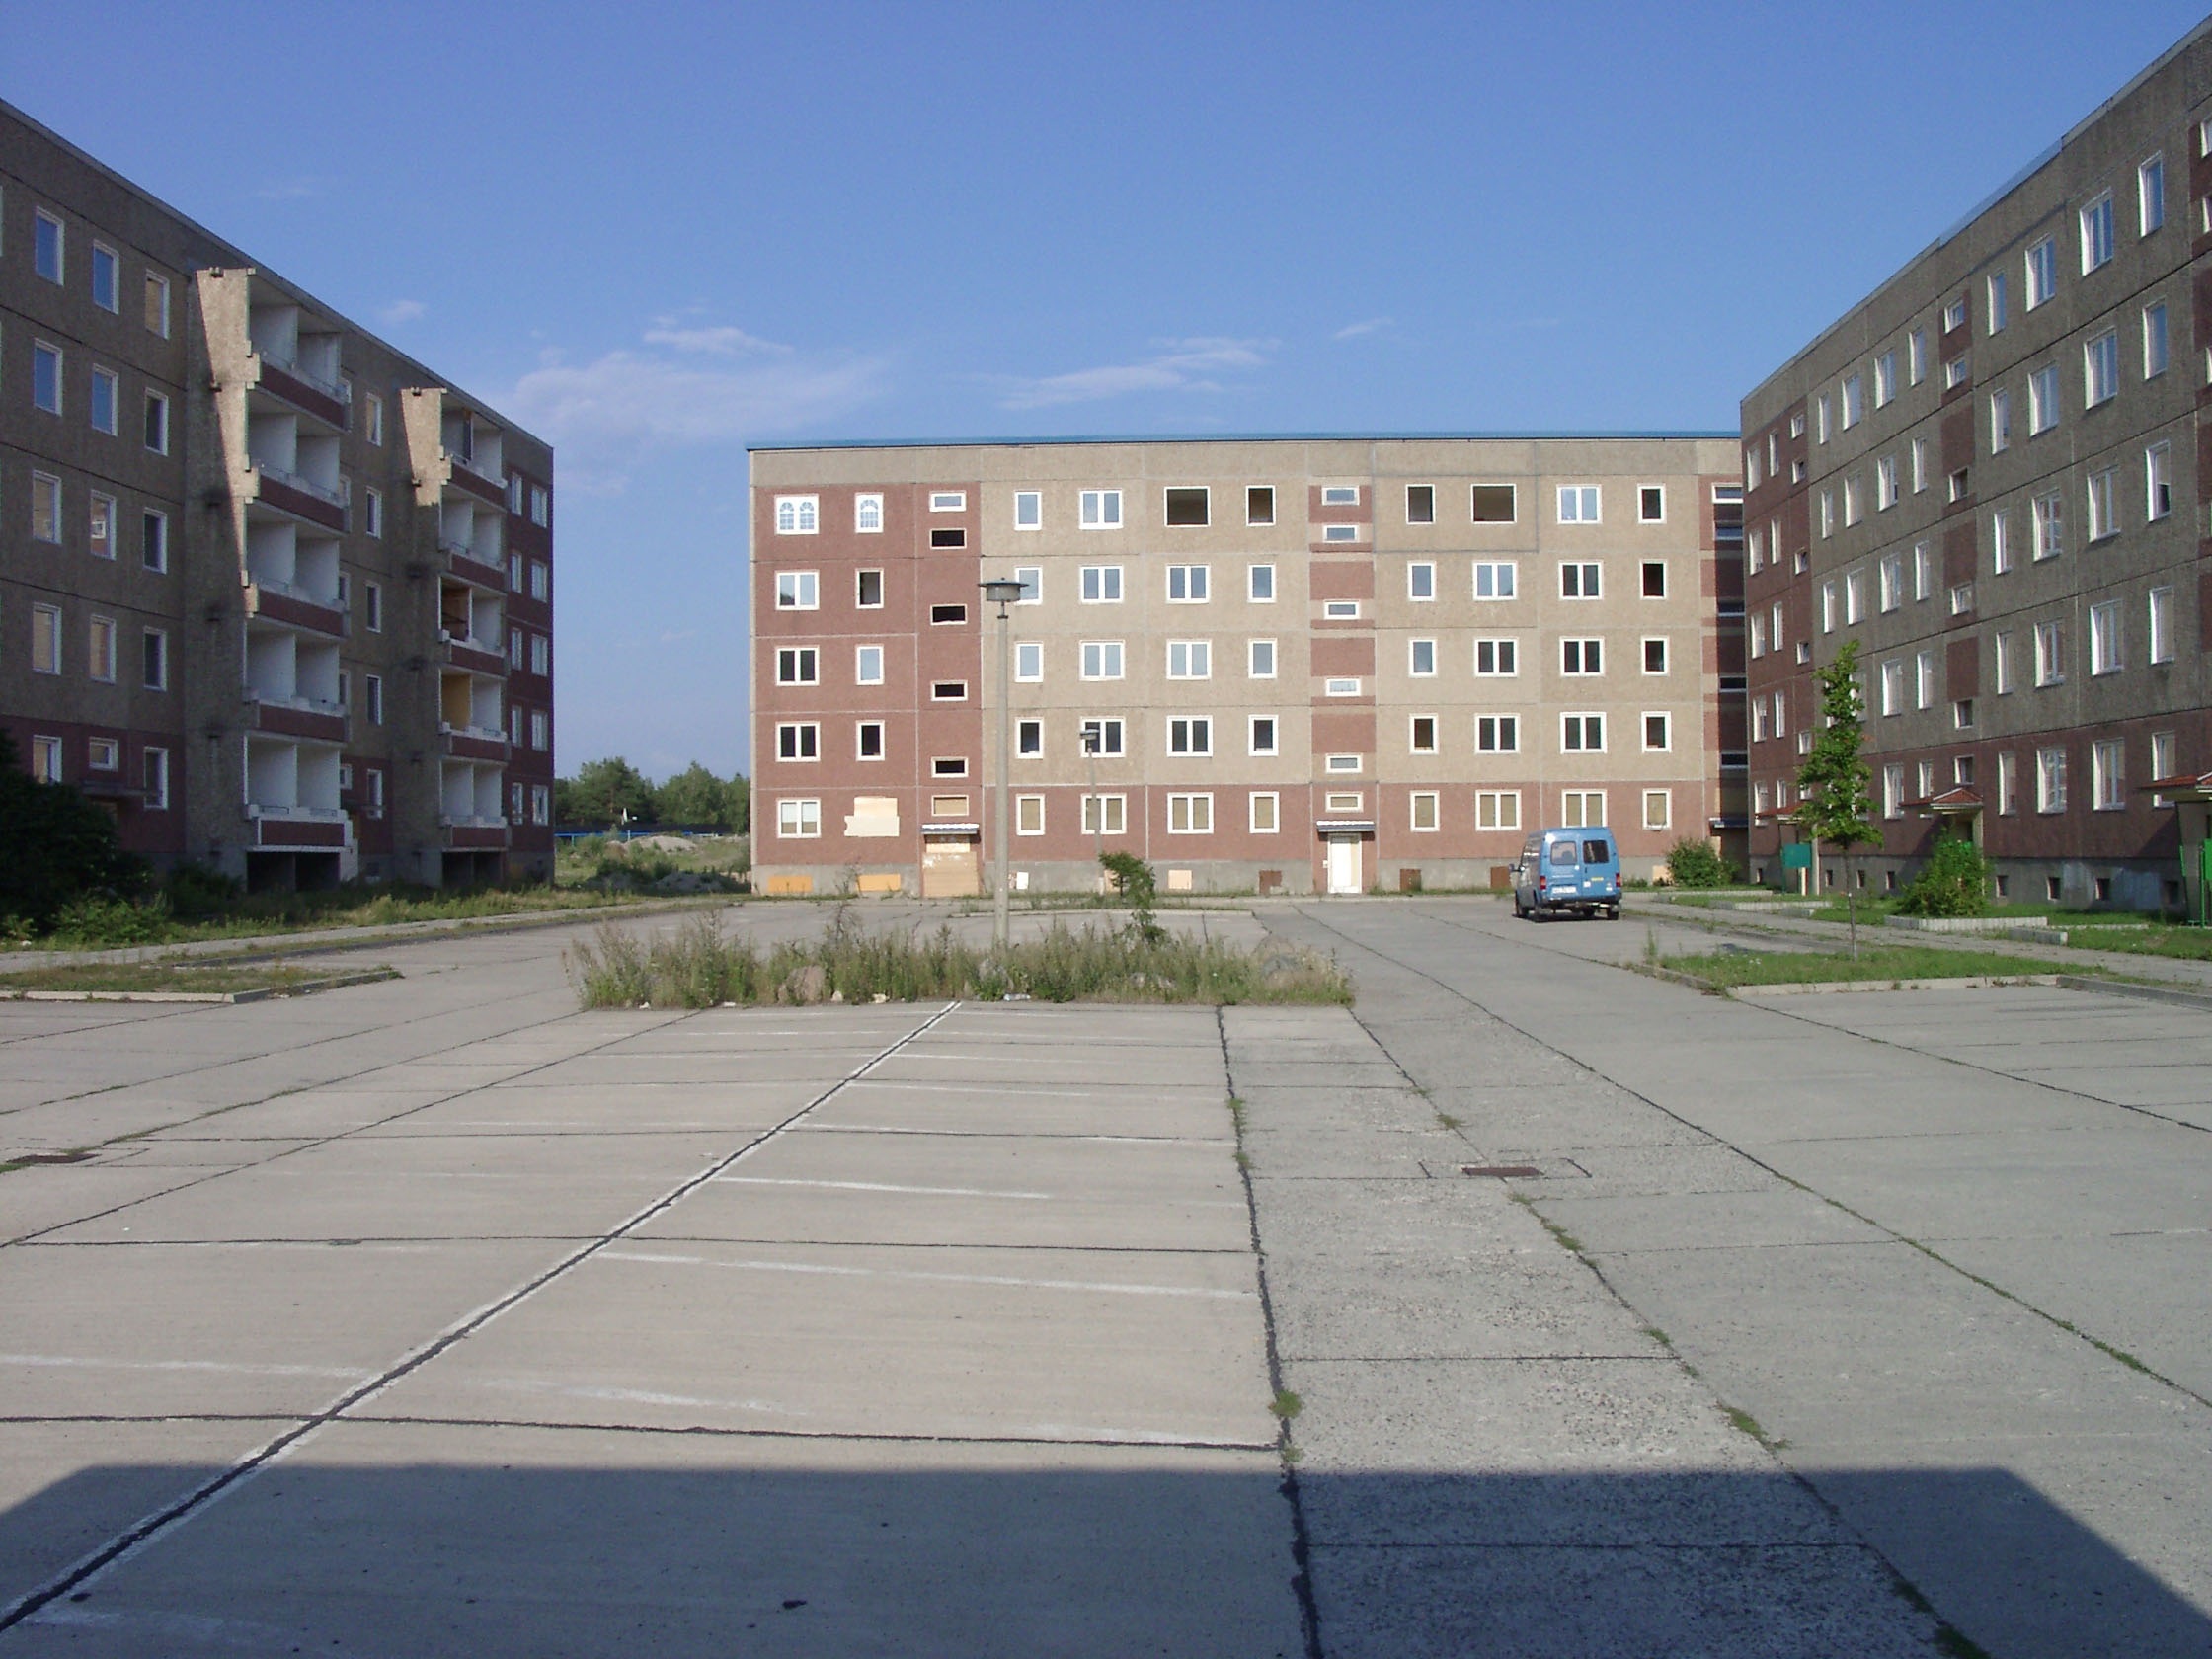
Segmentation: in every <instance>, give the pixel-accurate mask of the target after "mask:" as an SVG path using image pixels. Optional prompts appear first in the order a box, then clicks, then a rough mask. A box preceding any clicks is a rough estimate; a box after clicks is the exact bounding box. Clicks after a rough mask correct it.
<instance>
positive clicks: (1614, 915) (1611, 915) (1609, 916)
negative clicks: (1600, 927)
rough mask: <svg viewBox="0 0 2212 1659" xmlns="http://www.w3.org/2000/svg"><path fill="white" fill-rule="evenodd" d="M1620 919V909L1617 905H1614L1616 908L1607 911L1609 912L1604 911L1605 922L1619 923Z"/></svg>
mask: <svg viewBox="0 0 2212 1659" xmlns="http://www.w3.org/2000/svg"><path fill="white" fill-rule="evenodd" d="M1606 920H1608V921H1619V920H1620V906H1619V905H1616V906H1614V907H1613V908H1612V909H1609V910H1607V911H1606Z"/></svg>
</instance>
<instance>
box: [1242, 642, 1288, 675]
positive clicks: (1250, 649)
mask: <svg viewBox="0 0 2212 1659" xmlns="http://www.w3.org/2000/svg"><path fill="white" fill-rule="evenodd" d="M1263 655H1264V656H1265V658H1266V659H1267V667H1265V668H1264V669H1263V668H1261V667H1260V659H1261V657H1262V656H1263ZM1281 660H1282V654H1281V652H1279V651H1278V650H1277V649H1276V642H1275V641H1274V640H1271V639H1256V640H1248V641H1246V642H1245V650H1244V677H1245V678H1246V679H1273V678H1274V677H1275V672H1276V665H1277V664H1278V663H1279V662H1280V661H1281Z"/></svg>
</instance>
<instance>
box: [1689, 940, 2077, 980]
mask: <svg viewBox="0 0 2212 1659" xmlns="http://www.w3.org/2000/svg"><path fill="white" fill-rule="evenodd" d="M1658 966H1660V967H1662V968H1665V969H1668V970H1670V971H1672V972H1674V973H1677V974H1685V975H1688V976H1689V977H1690V978H1692V979H1694V980H1698V981H1699V982H1701V983H1702V984H1704V985H1707V986H1710V987H1712V988H1714V989H1716V990H1725V989H1731V988H1734V987H1737V986H1758V985H1823V984H1826V983H1828V982H1830V981H1843V980H1956V979H1967V978H1972V977H1975V976H1979V975H1985V974H1986V975H1991V976H1997V977H2013V976H2016V975H2021V974H2061V973H2078V972H2080V971H2081V970H2080V969H2073V968H2068V967H2067V966H2066V965H2064V964H2063V963H2057V962H2045V961H2041V960H2039V959H2036V958H2033V957H2024V956H2009V955H2005V954H2003V953H2001V952H1998V951H1973V950H1943V949H1938V948H1936V947H1935V946H1933V945H1892V944H1888V943H1886V942H1884V943H1881V944H1875V943H1872V942H1868V943H1866V944H1863V945H1861V946H1860V947H1859V952H1858V955H1857V957H1856V958H1855V957H1853V956H1852V955H1851V953H1850V952H1848V951H1720V952H1714V953H1712V954H1709V955H1686V956H1662V957H1661V958H1660V959H1659V963H1658Z"/></svg>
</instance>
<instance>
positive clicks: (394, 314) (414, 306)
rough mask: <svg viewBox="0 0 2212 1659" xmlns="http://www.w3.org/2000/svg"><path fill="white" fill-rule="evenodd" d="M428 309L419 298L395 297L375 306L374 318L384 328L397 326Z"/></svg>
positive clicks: (410, 320)
mask: <svg viewBox="0 0 2212 1659" xmlns="http://www.w3.org/2000/svg"><path fill="white" fill-rule="evenodd" d="M429 310H430V307H429V306H427V305H425V304H424V303H423V302H422V301H421V300H419V299H395V300H393V301H392V302H391V304H389V305H384V306H379V307H378V308H377V311H376V320H377V321H378V322H380V323H382V324H383V325H384V326H385V327H386V328H397V327H399V325H400V324H402V323H412V322H413V321H414V320H415V319H416V318H418V317H420V316H422V315H424V314H425V313H426V312H428V311H429Z"/></svg>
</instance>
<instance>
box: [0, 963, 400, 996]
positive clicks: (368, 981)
mask: <svg viewBox="0 0 2212 1659" xmlns="http://www.w3.org/2000/svg"><path fill="white" fill-rule="evenodd" d="M399 977H400V972H399V970H398V969H397V968H369V969H364V970H362V971H361V972H359V973H357V974H329V975H325V976H324V977H323V978H322V979H319V980H301V981H300V982H299V983H298V984H297V985H287V986H262V987H257V988H254V989H251V990H7V989H4V988H0V1002H267V1001H269V1000H270V999H271V998H272V997H277V996H307V995H311V994H312V993H313V992H315V991H318V990H338V989H340V988H343V987H346V986H356V985H374V984H375V983H376V982H378V981H379V980H396V979H398V978H399Z"/></svg>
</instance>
